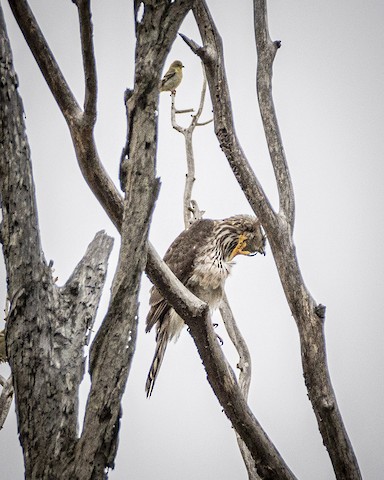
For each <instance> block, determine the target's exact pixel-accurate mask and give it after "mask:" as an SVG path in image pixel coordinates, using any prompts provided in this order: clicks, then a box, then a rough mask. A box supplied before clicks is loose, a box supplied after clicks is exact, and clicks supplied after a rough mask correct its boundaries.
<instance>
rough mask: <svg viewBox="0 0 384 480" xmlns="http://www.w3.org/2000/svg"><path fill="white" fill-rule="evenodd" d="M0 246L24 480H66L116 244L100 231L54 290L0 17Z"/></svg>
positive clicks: (19, 104)
mask: <svg viewBox="0 0 384 480" xmlns="http://www.w3.org/2000/svg"><path fill="white" fill-rule="evenodd" d="M0 42H1V44H0V59H1V62H0V69H1V74H0V77H1V88H0V124H1V129H0V189H1V190H0V192H1V205H2V214H3V222H2V225H1V240H2V244H3V252H4V258H5V263H6V271H7V281H8V295H9V298H10V310H9V314H8V317H7V334H6V343H7V352H8V358H9V363H10V366H11V369H12V375H13V384H14V390H15V398H16V411H17V415H18V425H19V433H20V442H21V444H22V447H23V451H24V461H25V471H26V478H39V479H42V478H49V479H55V478H63V477H62V468H63V466H64V465H65V464H66V463H68V462H70V459H71V456H72V454H73V447H74V445H75V441H76V439H77V435H78V431H77V430H78V416H77V415H78V411H77V410H78V388H79V384H80V382H81V380H82V378H83V374H84V355H83V347H84V345H85V344H86V342H87V339H88V335H89V331H90V329H91V328H92V325H93V321H94V318H95V315H96V311H97V307H98V303H99V300H100V296H101V291H102V287H103V284H104V281H105V276H106V270H107V260H108V257H109V254H110V251H111V249H112V244H113V240H112V239H111V238H110V237H108V236H107V235H105V234H104V233H103V232H100V233H99V234H97V235H96V237H95V239H94V240H93V242H92V243H91V244H90V246H89V247H88V250H87V252H86V254H85V255H84V257H83V259H82V260H81V261H80V263H79V264H78V266H77V267H76V269H75V270H74V272H73V274H72V276H71V278H70V279H69V280H68V282H67V283H66V284H65V285H64V286H63V287H61V288H59V287H58V286H57V285H56V284H55V282H54V280H53V277H52V271H51V266H50V265H47V263H46V262H45V259H44V255H43V252H42V247H41V242H40V237H39V227H38V221H37V210H36V201H35V192H34V186H33V178H32V168H31V162H30V151H29V147H28V140H27V137H26V134H25V126H24V118H23V117H24V113H23V107H22V103H21V100H20V97H19V95H18V92H17V86H18V83H17V77H16V74H15V72H14V69H13V64H12V56H11V52H10V48H9V42H8V39H7V35H6V31H5V25H4V18H3V15H2V12H1V15H0Z"/></svg>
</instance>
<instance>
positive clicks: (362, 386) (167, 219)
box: [0, 0, 384, 480]
mask: <svg viewBox="0 0 384 480" xmlns="http://www.w3.org/2000/svg"><path fill="white" fill-rule="evenodd" d="M2 3H3V8H4V11H5V15H6V19H7V24H8V33H9V36H10V38H11V43H12V49H13V54H14V61H15V66H16V70H17V72H18V75H19V80H20V93H21V95H22V98H23V102H24V107H25V112H26V122H27V133H28V137H29V141H30V145H31V149H32V160H33V167H34V176H35V182H36V189H37V200H38V206H39V216H40V227H41V234H42V241H43V246H44V251H45V255H46V258H47V259H48V260H49V259H51V258H52V259H53V260H54V261H55V268H56V273H57V275H58V277H59V284H62V283H64V282H65V280H66V279H67V277H68V276H69V275H70V273H71V271H72V269H73V268H74V266H75V264H76V263H77V261H78V260H79V259H80V258H81V256H82V255H83V253H84V251H85V248H86V246H87V245H88V243H89V242H90V241H91V239H92V238H93V236H94V234H95V233H96V231H98V230H101V229H105V230H106V231H107V232H108V233H109V234H111V235H112V236H114V237H115V238H116V244H115V248H114V252H113V254H112V257H111V262H110V274H109V278H112V274H113V271H114V267H115V264H116V259H117V255H118V242H117V239H118V235H117V232H116V230H115V229H114V227H113V226H112V225H111V223H110V221H109V220H108V218H107V217H106V215H105V214H104V213H103V211H102V209H101V207H99V205H98V203H97V201H96V200H95V199H94V197H93V195H92V193H91V192H90V190H89V189H88V187H87V186H86V184H85V182H84V180H83V179H82V177H81V174H80V171H79V169H78V166H77V163H76V160H75V156H74V152H73V148H72V144H71V140H70V137H69V134H68V131H67V128H66V125H65V122H64V120H63V118H62V117H61V114H60V112H59V110H58V108H57V106H56V104H55V103H54V101H53V100H52V98H51V95H50V93H49V91H48V89H47V87H46V85H45V82H44V80H43V79H42V76H41V74H40V72H39V70H38V68H37V67H36V65H35V61H34V59H33V57H32V55H31V54H30V52H29V50H28V48H27V47H26V45H25V42H24V39H23V38H22V37H21V35H20V33H19V31H18V27H17V26H16V25H15V22H14V20H13V18H12V16H11V14H10V11H9V8H8V5H7V4H6V3H5V2H2ZM235 3H236V7H235V8H234V7H233V5H234V4H235ZM235 3H234V2H232V4H231V3H230V2H223V1H220V0H211V1H208V4H209V6H210V7H211V9H212V14H213V16H214V18H215V21H216V22H217V26H218V28H219V30H220V32H221V35H222V37H223V40H224V48H225V54H226V69H227V75H228V80H229V86H230V91H231V94H232V106H233V110H234V115H235V121H236V130H237V133H238V135H239V138H240V141H241V142H242V145H243V148H244V150H245V152H246V153H247V155H248V158H249V161H250V162H251V164H252V166H253V167H254V169H255V171H256V174H257V175H258V177H259V179H260V180H261V182H262V184H263V186H264V188H265V190H266V191H267V192H268V194H269V195H270V198H271V200H272V202H273V203H274V204H276V190H275V185H274V179H273V173H272V169H271V166H270V162H269V158H268V153H267V148H266V145H265V140H264V136H263V130H262V126H261V123H260V118H259V113H258V109H257V102H256V96H255V46H254V40H253V39H254V35H253V25H252V23H253V21H252V17H253V14H252V2H251V1H243V2H235ZM31 5H32V8H33V10H34V12H35V15H36V16H37V18H38V20H39V21H40V24H41V27H42V29H43V31H44V33H45V35H46V37H47V39H48V41H49V43H50V45H51V48H52V50H53V52H54V53H55V55H56V56H57V59H58V61H59V63H60V65H61V67H62V69H63V72H64V74H65V75H66V77H67V80H68V82H69V84H70V86H71V87H72V88H73V91H74V92H75V94H76V96H77V98H78V100H79V102H80V103H82V94H83V82H82V71H81V58H80V49H79V39H78V25H77V16H76V8H75V6H74V5H72V3H71V2H63V1H59V0H50V2H45V1H42V0H35V1H31ZM132 9H133V8H132V6H131V5H130V2H125V1H123V0H110V1H109V2H102V1H100V0H98V1H97V0H96V1H94V2H93V20H94V30H95V32H94V39H95V48H96V56H97V67H98V73H99V117H98V124H97V132H96V138H97V145H98V149H99V153H100V156H101V158H102V160H103V162H104V164H105V166H106V168H107V170H108V171H109V173H110V175H111V176H112V178H113V179H115V181H116V183H118V181H117V175H118V162H119V157H120V153H121V149H122V147H123V145H124V141H125V131H126V125H125V111H124V105H123V92H124V89H125V88H126V87H131V86H132V83H133V58H134V30H133V22H132ZM383 18H384V4H383V3H382V2H381V1H379V0H376V1H374V0H371V1H364V2H363V1H357V0H354V1H352V0H348V1H347V0H341V1H338V2H333V1H330V0H325V1H323V2H315V1H307V2H302V1H300V2H299V1H290V2H284V1H282V0H274V1H270V2H269V25H270V31H271V36H272V38H273V39H278V40H281V41H282V48H281V49H280V50H279V51H278V54H277V58H276V60H275V67H274V83H273V86H274V99H275V106H276V109H277V113H278V117H279V122H280V128H281V132H282V137H283V141H284V146H285V151H286V154H287V158H288V162H289V166H290V170H291V175H292V180H293V183H294V188H295V195H296V209H297V215H296V227H295V243H296V247H297V253H298V258H299V261H300V265H301V269H302V273H303V276H304V279H305V282H306V284H307V285H308V287H309V289H310V291H311V292H312V294H313V296H314V297H315V299H316V300H317V301H318V302H319V303H323V304H325V305H326V306H327V319H326V336H327V346H328V361H329V366H330V372H331V377H332V381H333V386H334V388H335V391H336V394H337V398H338V403H339V407H340V409H341V412H342V414H343V418H344V421H345V424H346V427H347V430H348V432H349V435H350V438H351V441H352V443H353V445H354V447H355V452H356V455H357V457H358V460H359V463H360V466H361V470H362V474H363V477H364V479H365V480H377V479H378V478H380V477H381V475H382V471H383V469H384V461H383V455H382V450H383V440H382V438H383V433H384V418H383V413H382V412H383V408H382V406H383V404H384V388H383V376H382V371H383V360H384V358H383V357H384V355H383V347H382V344H383V325H382V318H383V314H382V309H383V307H382V303H383V301H382V299H383V287H384V278H383V265H384V262H383V260H384V258H383V247H382V246H383V241H384V238H383V237H384V232H383V218H382V215H381V214H380V209H381V208H382V206H383V203H384V193H383V188H382V183H383V153H384V152H383V141H382V139H383V134H384V132H383V112H384V95H383V81H384V61H383V55H382V52H381V46H382V45H383V44H384V31H383V28H382V22H383ZM181 31H182V32H183V33H184V34H186V35H187V36H190V37H192V38H194V39H195V40H197V41H199V36H198V33H197V29H196V26H195V25H194V20H193V17H192V16H191V15H189V16H188V17H187V19H186V21H185V22H184V24H183V25H182V28H181ZM175 59H180V60H182V61H183V64H184V65H185V69H184V80H183V83H182V84H181V85H180V87H179V89H178V93H177V106H178V108H190V107H195V108H196V107H197V104H198V99H199V96H200V88H201V82H202V77H201V70H200V64H199V60H198V59H197V58H196V57H194V55H193V54H192V53H191V52H190V50H189V49H188V47H187V46H186V45H185V44H184V42H183V41H182V40H181V39H177V40H176V42H175V45H174V47H173V50H172V52H171V54H170V57H169V61H167V66H168V65H169V64H170V63H171V61H173V60H175ZM209 112H210V106H209V105H207V107H206V110H205V115H204V119H208V118H209V117H210V113H209ZM204 119H203V120H204ZM187 120H188V117H186V118H183V119H180V122H181V123H183V122H184V123H185V122H186V121H187ZM194 147H195V157H196V176H197V181H196V185H195V189H194V198H195V199H196V200H197V201H198V203H199V205H200V207H201V208H202V209H204V210H206V216H207V217H211V218H223V217H226V216H229V215H232V214H236V213H251V210H250V207H249V206H248V205H247V203H246V200H245V198H244V197H243V195H242V192H241V190H240V189H239V187H238V185H237V184H236V181H235V180H234V177H233V175H232V174H231V171H230V169H229V167H228V165H227V162H226V160H225V158H224V156H223V154H222V153H221V151H220V149H219V147H218V144H217V141H216V139H215V136H214V132H213V126H212V124H210V125H208V126H206V127H202V128H200V129H199V130H198V131H196V133H195V137H194ZM185 172H186V164H185V155H184V147H183V138H182V136H181V135H180V134H178V133H177V132H175V131H173V130H172V127H171V125H170V98H169V96H168V94H166V93H164V94H162V96H161V103H160V125H159V152H158V175H159V176H161V180H162V188H161V192H160V197H159V200H158V202H157V207H156V211H155V214H154V220H153V225H152V229H151V240H152V242H153V243H154V245H155V246H156V248H157V249H158V251H159V252H160V253H161V254H163V253H164V252H165V250H166V248H167V246H168V245H169V244H170V242H171V241H172V240H173V239H174V237H175V236H176V235H177V234H178V233H179V232H180V231H181V229H182V228H183V219H182V191H183V182H184V177H185ZM0 274H1V279H2V280H1V283H0V293H1V301H2V302H4V298H5V293H4V288H5V274H4V270H3V267H2V270H1V272H0ZM149 288H150V284H149V282H148V280H147V279H146V278H144V279H143V283H142V295H141V315H140V325H139V336H138V343H137V352H136V356H135V359H134V363H133V367H132V371H131V375H130V378H129V380H128V385H127V389H126V393H125V395H124V400H123V420H122V427H121V433H120V448H119V453H118V456H117V460H116V469H115V470H114V471H113V472H111V473H110V478H111V479H112V480H123V479H126V478H132V479H135V480H151V479H153V478H154V477H156V479H157V480H165V479H167V480H176V479H177V480H180V479H182V480H190V479H194V480H195V479H206V478H212V479H213V480H216V479H220V480H233V479H239V480H242V479H246V478H247V476H246V472H245V468H244V467H243V464H242V460H241V457H240V453H239V451H238V448H237V444H236V440H235V435H234V432H233V430H232V429H231V427H230V424H229V422H228V421H227V419H226V417H225V416H224V414H223V413H222V412H221V408H220V406H219V404H218V402H217V400H216V398H215V397H214V395H213V393H212V391H211V389H210V387H209V385H208V383H207V382H206V380H205V374H204V370H203V367H202V365H201V361H200V359H199V357H198V355H197V353H196V350H195V347H194V345H193V342H192V340H191V338H190V336H189V335H188V333H187V332H186V331H185V332H183V334H182V336H181V338H180V340H179V342H178V343H177V344H176V345H171V346H170V347H169V349H168V351H167V354H166V359H165V361H164V364H163V366H162V370H161V373H160V376H159V379H158V382H157V384H156V387H155V391H154V394H153V397H152V398H151V400H147V399H146V398H145V393H144V384H145V378H146V374H147V371H148V368H149V365H150V363H151V360H152V356H153V353H154V348H155V340H154V334H153V333H152V334H149V335H145V334H144V319H145V316H146V313H147V302H148V290H149ZM108 293H109V284H108V285H107V286H106V288H105V292H104V297H103V301H102V305H101V307H100V310H99V318H100V319H101V318H102V315H103V313H104V312H105V309H106V305H107V302H108ZM227 293H228V296H229V299H230V301H231V304H232V307H233V310H234V312H235V315H236V318H237V319H238V323H239V325H240V327H241V330H242V332H243V334H244V335H245V337H246V339H247V341H248V345H249V347H250V350H251V353H252V360H253V381H252V385H251V393H250V404H251V408H252V409H253V412H254V413H255V415H256V417H257V418H258V420H259V421H260V422H261V424H262V426H263V427H264V429H265V430H266V431H267V433H268V435H269V436H270V437H271V439H272V440H273V441H274V443H275V444H276V446H277V448H278V449H279V450H280V452H281V453H282V455H283V457H284V458H285V460H286V462H287V463H288V465H289V466H290V468H291V469H292V470H293V471H294V473H295V474H296V475H297V477H298V478H301V479H311V480H328V479H330V478H333V474H332V468H331V465H330V462H329V459H328V456H327V454H326V451H325V449H324V447H323V445H322V440H321V438H320V435H319V433H318V430H317V425H316V421H315V417H314V415H313V413H312V410H311V405H310V403H309V401H308V399H307V396H306V390H305V387H304V381H303V377H302V370H301V364H300V351H299V343H298V334H297V330H296V326H295V323H294V321H293V319H292V317H291V314H290V312H289V309H288V307H287V305H286V301H285V298H284V295H283V292H282V288H281V286H280V282H279V279H278V276H277V274H276V269H275V265H274V262H273V257H272V255H271V252H270V251H268V253H267V256H266V257H265V258H264V257H260V256H256V257H255V258H252V259H250V258H240V259H239V260H238V261H237V266H236V267H235V268H234V270H233V275H232V278H230V280H229V281H228V284H227ZM217 332H218V334H219V335H221V336H225V334H224V329H223V326H222V325H220V326H219V327H218V329H217ZM224 348H225V351H226V352H227V354H228V356H229V358H230V359H231V361H232V364H233V365H235V364H236V357H235V355H234V352H233V349H232V348H231V346H230V344H229V341H228V340H227V339H226V340H225V345H224ZM8 371H9V369H8V366H5V365H3V366H1V367H0V373H1V374H3V375H5V374H7V373H8ZM83 390H84V391H83V395H82V401H83V403H84V399H85V394H86V386H84V388H83ZM0 463H1V465H2V478H3V479H4V480H7V479H17V478H23V473H22V472H23V467H22V457H21V449H20V447H19V444H18V439H17V430H16V423H15V414H14V409H13V410H12V412H11V414H10V416H9V418H8V419H7V421H6V424H5V427H4V429H3V431H2V432H0Z"/></svg>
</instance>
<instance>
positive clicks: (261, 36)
mask: <svg viewBox="0 0 384 480" xmlns="http://www.w3.org/2000/svg"><path fill="white" fill-rule="evenodd" d="M254 15H255V35H256V46H257V50H258V74H257V83H258V94H259V104H260V111H261V112H262V117H263V122H265V124H264V129H265V130H266V132H267V141H268V146H269V149H270V152H271V159H272V162H273V164H274V168H275V174H276V180H277V183H278V188H279V192H280V210H281V211H280V216H279V228H278V230H277V231H276V235H272V236H270V237H269V242H270V245H271V248H272V251H273V255H274V259H275V262H276V266H277V269H278V272H279V276H280V279H281V283H282V285H283V288H284V292H285V295H286V298H287V301H288V304H289V307H290V309H291V312H292V314H293V316H294V318H295V321H296V324H297V327H298V330H299V335H300V344H301V357H302V365H303V372H304V378H305V384H306V387H307V391H308V397H309V399H310V401H311V403H312V406H313V410H314V413H315V415H316V419H317V423H318V426H319V430H320V433H321V435H322V437H323V442H324V445H325V446H326V448H327V450H328V454H329V456H330V458H331V461H332V464H333V468H334V471H335V474H336V477H337V478H338V479H345V478H348V479H350V480H358V479H360V478H361V474H360V470H359V466H358V463H357V459H356V457H355V454H354V451H353V448H352V445H351V442H350V440H349V437H348V434H347V431H346V429H345V426H344V423H343V419H342V417H341V413H340V411H339V408H338V405H337V401H336V396H335V393H334V390H333V387H332V383H331V379H330V375H329V370H328V365H327V354H326V345H325V336H324V320H325V307H323V306H322V305H316V303H315V301H314V299H313V298H312V296H311V294H310V292H309V291H308V289H307V287H306V286H305V284H304V280H303V278H302V275H301V272H300V268H299V264H298V260H297V256H296V249H295V246H294V243H293V239H292V231H293V223H294V198H293V189H292V184H291V180H290V176H289V171H288V166H287V163H286V160H285V156H284V150H283V146H282V142H281V138H280V133H279V130H278V125H277V120H276V114H275V111H274V106H273V100H272V63H273V59H274V56H275V53H276V49H277V48H278V46H279V44H278V43H276V42H275V43H273V42H271V40H270V36H269V32H268V25H267V9H266V1H265V0H254Z"/></svg>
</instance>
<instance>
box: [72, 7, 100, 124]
mask: <svg viewBox="0 0 384 480" xmlns="http://www.w3.org/2000/svg"><path fill="white" fill-rule="evenodd" d="M90 4H91V2H90V0H78V2H77V6H78V9H79V23H80V37H81V51H82V53H83V67H84V77H85V99H84V120H85V121H86V123H89V124H90V125H91V126H92V127H93V126H94V125H95V123H96V115H97V110H96V102H97V74H96V60H95V53H94V48H93V40H92V35H93V26H92V21H91V5H90Z"/></svg>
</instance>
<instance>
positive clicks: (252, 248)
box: [145, 215, 265, 397]
mask: <svg viewBox="0 0 384 480" xmlns="http://www.w3.org/2000/svg"><path fill="white" fill-rule="evenodd" d="M264 248H265V236H264V234H263V231H262V229H261V226H260V222H259V220H258V219H257V218H256V217H253V216H250V215H235V216H233V217H229V218H226V219H224V220H209V219H201V220H197V221H196V222H194V223H193V224H192V225H191V227H190V228H189V229H188V230H185V231H184V232H182V233H181V234H180V235H179V236H178V237H177V238H176V240H174V242H173V243H172V244H171V246H170V247H169V248H168V250H167V252H166V254H165V256H164V261H165V263H166V264H167V265H168V266H169V268H170V269H171V270H172V271H173V273H174V274H175V275H176V277H177V278H178V279H179V280H180V281H181V282H182V283H183V284H184V285H185V286H186V287H187V288H188V289H189V290H190V291H191V292H192V293H194V294H195V295H196V296H197V297H199V298H200V299H201V300H203V301H204V302H206V303H207V304H208V306H209V308H210V309H211V310H214V309H215V308H217V307H218V306H219V304H220V302H221V299H222V297H223V294H224V283H225V280H226V279H227V277H228V275H229V273H230V270H231V267H232V265H233V261H232V260H233V259H234V258H235V257H236V255H248V256H252V255H256V253H261V254H263V255H265V250H264ZM149 303H150V306H151V308H150V311H149V313H148V316H147V326H146V332H149V331H150V330H151V329H152V327H153V326H154V325H156V351H155V355H154V357H153V361H152V365H151V368H150V370H149V373H148V377H147V382H146V385H145V391H146V393H147V397H149V396H151V394H152V391H153V387H154V385H155V381H156V378H157V376H158V374H159V369H160V366H161V363H162V361H163V358H164V354H165V350H166V348H167V345H168V343H169V342H170V341H171V340H172V339H173V338H174V339H175V340H177V338H178V337H179V335H180V333H181V330H182V328H183V326H184V321H183V320H182V318H180V317H179V315H178V314H177V313H176V312H175V310H174V309H173V308H172V307H171V306H170V305H169V304H168V303H167V301H166V300H165V299H164V298H163V297H162V295H161V293H160V292H159V291H158V290H157V288H156V287H152V289H151V295H150V299H149Z"/></svg>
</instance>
